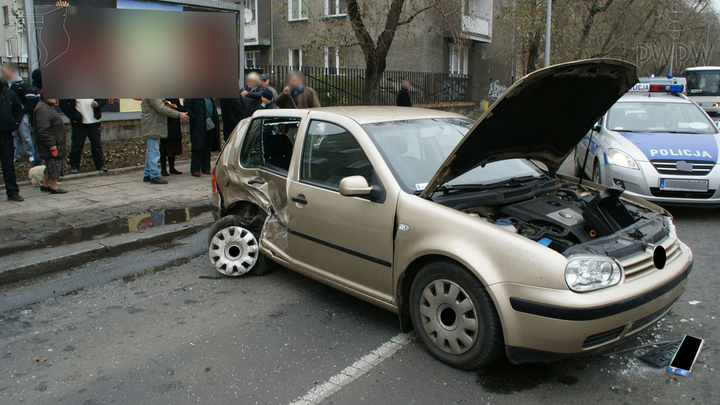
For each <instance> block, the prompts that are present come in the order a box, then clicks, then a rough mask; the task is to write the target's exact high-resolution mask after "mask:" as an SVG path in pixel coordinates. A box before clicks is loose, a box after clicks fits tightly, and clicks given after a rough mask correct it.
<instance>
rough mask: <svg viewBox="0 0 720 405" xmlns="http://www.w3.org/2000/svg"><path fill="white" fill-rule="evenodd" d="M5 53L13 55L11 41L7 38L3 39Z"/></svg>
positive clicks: (9, 55)
mask: <svg viewBox="0 0 720 405" xmlns="http://www.w3.org/2000/svg"><path fill="white" fill-rule="evenodd" d="M5 55H6V56H8V57H12V56H13V48H12V41H10V40H9V39H6V40H5Z"/></svg>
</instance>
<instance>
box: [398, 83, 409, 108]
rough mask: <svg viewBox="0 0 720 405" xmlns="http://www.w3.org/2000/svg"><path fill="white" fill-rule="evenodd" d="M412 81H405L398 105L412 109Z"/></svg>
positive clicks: (399, 92)
mask: <svg viewBox="0 0 720 405" xmlns="http://www.w3.org/2000/svg"><path fill="white" fill-rule="evenodd" d="M409 90H410V80H407V79H406V80H403V81H402V86H401V87H400V91H398V94H397V105H398V106H400V107H412V101H410V91H409Z"/></svg>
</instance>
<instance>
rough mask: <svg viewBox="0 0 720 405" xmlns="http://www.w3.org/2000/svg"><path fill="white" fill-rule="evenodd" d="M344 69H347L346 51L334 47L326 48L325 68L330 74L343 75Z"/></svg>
mask: <svg viewBox="0 0 720 405" xmlns="http://www.w3.org/2000/svg"><path fill="white" fill-rule="evenodd" d="M343 67H345V49H344V48H337V47H334V46H327V47H325V68H326V69H327V71H328V74H331V75H338V74H343V73H342V68H343Z"/></svg>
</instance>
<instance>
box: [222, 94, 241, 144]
mask: <svg viewBox="0 0 720 405" xmlns="http://www.w3.org/2000/svg"><path fill="white" fill-rule="evenodd" d="M220 113H221V114H222V122H223V138H224V139H225V141H227V140H228V138H230V135H231V134H232V132H233V130H234V129H235V127H236V126H237V124H238V123H239V122H240V121H242V120H244V119H245V118H247V117H248V114H247V112H246V111H245V105H244V104H243V102H242V100H241V99H240V98H221V99H220Z"/></svg>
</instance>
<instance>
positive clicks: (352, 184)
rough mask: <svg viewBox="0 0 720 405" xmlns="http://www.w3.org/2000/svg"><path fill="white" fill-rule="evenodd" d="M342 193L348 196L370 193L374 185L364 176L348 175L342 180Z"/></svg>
mask: <svg viewBox="0 0 720 405" xmlns="http://www.w3.org/2000/svg"><path fill="white" fill-rule="evenodd" d="M339 189H340V195H344V196H347V197H353V196H361V195H368V194H370V192H371V191H372V189H373V188H372V187H371V186H370V185H369V184H368V182H367V180H365V177H363V176H348V177H345V178H344V179H342V180H340V187H339Z"/></svg>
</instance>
